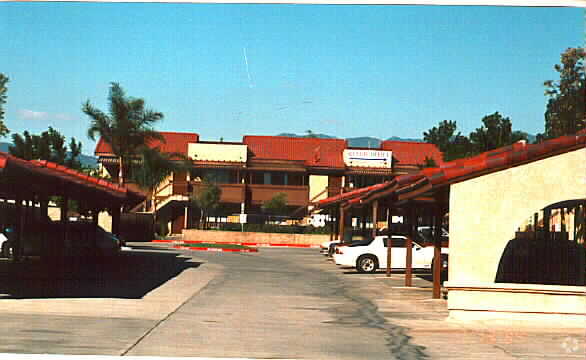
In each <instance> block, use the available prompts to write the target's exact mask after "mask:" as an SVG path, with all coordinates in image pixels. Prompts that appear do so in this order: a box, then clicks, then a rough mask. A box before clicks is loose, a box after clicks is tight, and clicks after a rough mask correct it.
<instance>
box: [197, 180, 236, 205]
mask: <svg viewBox="0 0 586 360" xmlns="http://www.w3.org/2000/svg"><path fill="white" fill-rule="evenodd" d="M191 184H192V186H193V192H194V193H197V192H199V191H201V189H203V187H204V185H203V184H202V183H196V182H191ZM217 185H218V187H219V188H220V190H222V194H221V195H220V202H223V203H238V204H239V203H242V202H244V187H245V185H244V184H217Z"/></svg>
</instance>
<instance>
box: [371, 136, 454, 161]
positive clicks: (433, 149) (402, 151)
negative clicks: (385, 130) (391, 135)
mask: <svg viewBox="0 0 586 360" xmlns="http://www.w3.org/2000/svg"><path fill="white" fill-rule="evenodd" d="M381 150H390V151H392V152H393V157H394V158H395V159H397V161H398V162H399V164H400V165H419V164H423V163H424V162H425V157H426V156H427V157H429V158H431V159H433V160H434V161H435V163H436V164H437V165H440V164H442V163H443V160H442V153H441V152H440V151H439V149H438V148H437V146H435V145H434V144H429V143H424V142H415V141H394V140H386V141H382V142H381Z"/></svg>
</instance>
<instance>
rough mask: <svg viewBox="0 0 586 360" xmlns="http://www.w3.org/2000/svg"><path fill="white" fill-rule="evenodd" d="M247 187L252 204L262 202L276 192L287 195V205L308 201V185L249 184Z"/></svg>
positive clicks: (296, 204) (302, 203)
mask: <svg viewBox="0 0 586 360" xmlns="http://www.w3.org/2000/svg"><path fill="white" fill-rule="evenodd" d="M247 187H248V191H249V192H250V202H251V203H252V204H254V205H260V204H263V203H264V202H265V201H268V200H270V199H272V198H273V197H274V196H275V195H276V194H278V193H285V194H286V195H287V205H291V206H307V204H308V202H309V187H308V186H290V185H289V186H288V185H257V184H249V185H247Z"/></svg>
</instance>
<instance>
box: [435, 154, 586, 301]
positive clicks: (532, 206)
mask: <svg viewBox="0 0 586 360" xmlns="http://www.w3.org/2000/svg"><path fill="white" fill-rule="evenodd" d="M585 159H586V149H580V150H575V151H572V152H569V153H566V154H561V155H558V156H554V157H550V158H547V159H544V160H540V161H535V162H532V163H529V164H526V165H521V166H518V167H514V168H511V169H508V170H503V171H499V172H496V173H492V174H488V175H485V176H481V177H478V178H474V179H471V180H467V181H464V182H461V183H457V184H453V185H451V187H450V265H449V281H448V282H447V283H445V286H446V287H448V289H450V295H449V296H448V308H449V309H450V310H454V311H457V310H462V309H465V310H482V309H480V308H479V307H482V306H484V305H482V303H485V300H486V299H490V297H491V296H492V297H495V296H497V297H495V299H494V300H495V301H492V302H491V304H490V306H492V307H491V309H493V310H495V309H496V310H502V311H509V310H507V309H504V308H499V307H507V306H509V307H515V306H520V307H522V308H525V309H533V311H537V312H540V311H541V312H556V311H555V309H558V311H557V312H572V313H586V309H585V307H586V305H585V302H584V299H582V300H579V299H578V300H576V299H574V300H572V301H571V303H572V304H573V305H572V306H571V307H568V308H566V309H564V310H563V311H561V310H562V307H564V306H568V304H565V303H561V302H559V303H558V305H555V304H556V302H557V300H553V299H558V298H559V296H557V297H555V298H552V296H551V295H543V294H542V295H536V297H530V298H531V299H534V300H528V299H527V295H526V294H522V295H520V294H517V293H515V294H513V293H511V292H505V293H504V294H500V295H494V294H493V295H490V296H489V295H487V293H485V292H483V291H485V290H483V289H487V288H490V287H492V286H494V284H495V283H494V280H495V276H496V272H497V268H498V264H499V261H500V258H501V255H502V253H503V250H504V248H505V246H506V245H507V243H508V241H509V240H511V239H513V238H514V236H515V231H516V230H517V228H518V227H520V226H522V225H523V224H524V223H526V221H527V218H528V217H529V216H531V215H532V214H533V213H535V212H538V211H539V210H541V209H542V208H544V207H546V206H548V205H550V204H553V203H556V202H559V201H563V200H569V199H581V198H585V197H586V183H585V177H586V161H585ZM499 285H500V286H503V284H499ZM516 285H518V284H513V285H511V286H516ZM530 286H531V287H533V289H534V290H536V291H537V293H539V291H540V290H539V289H541V288H543V287H546V286H545V285H533V284H531V285H530ZM462 288H467V289H473V290H462ZM581 288H582V289H583V290H584V291H586V287H581ZM452 289H453V290H454V292H451V290H452ZM456 289H460V290H456ZM490 291H495V290H490ZM490 291H489V292H490ZM497 300H498V301H497ZM566 300H567V299H566ZM530 301H533V303H531V304H530V305H531V306H529V304H528V302H530ZM568 301H569V300H568ZM489 302H490V301H489ZM507 304H508V305H507ZM523 304H525V305H523ZM552 304H554V305H552ZM564 304H565V305H564ZM517 310H518V309H517ZM511 311H515V310H513V309H511Z"/></svg>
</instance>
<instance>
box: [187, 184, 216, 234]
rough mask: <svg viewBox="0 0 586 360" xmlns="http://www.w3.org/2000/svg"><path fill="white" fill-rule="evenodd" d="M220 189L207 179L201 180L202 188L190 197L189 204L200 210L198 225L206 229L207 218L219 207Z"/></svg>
mask: <svg viewBox="0 0 586 360" xmlns="http://www.w3.org/2000/svg"><path fill="white" fill-rule="evenodd" d="M221 196H222V189H220V188H219V187H218V186H217V185H216V184H214V183H212V182H210V181H209V180H208V179H205V178H204V180H203V187H202V188H200V190H199V191H198V192H197V193H195V194H193V195H192V196H191V197H190V200H191V202H192V203H193V204H194V205H195V206H197V207H198V208H199V210H200V218H199V224H200V228H201V229H204V230H205V229H207V217H208V216H209V215H210V214H211V213H213V212H214V211H216V210H217V209H218V208H219V207H220V197H221Z"/></svg>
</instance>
